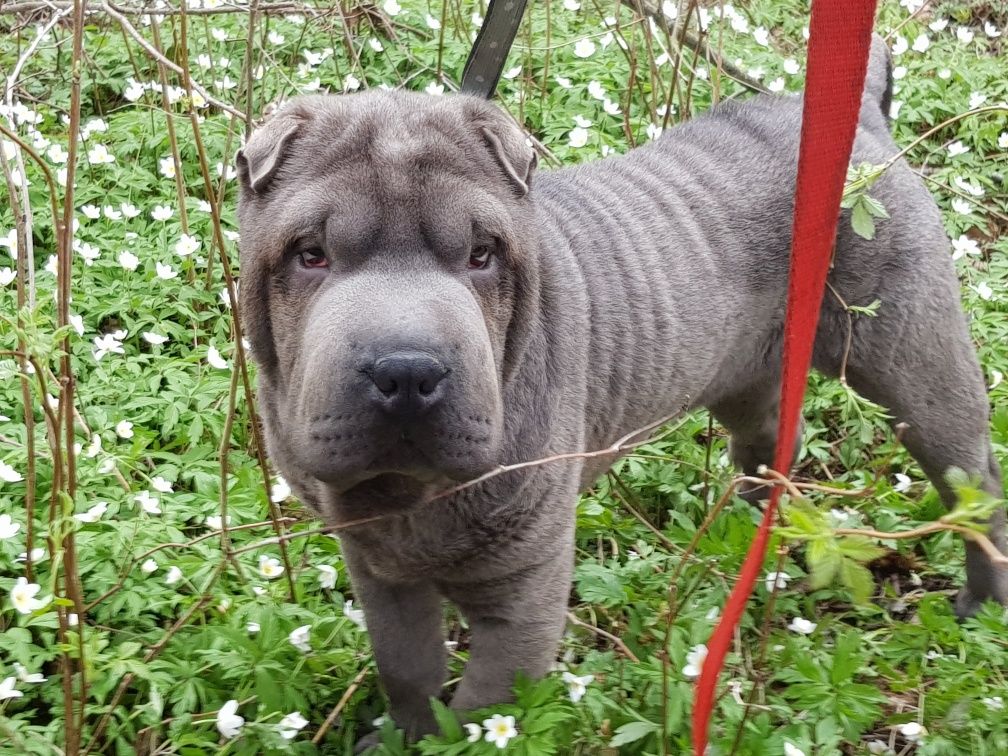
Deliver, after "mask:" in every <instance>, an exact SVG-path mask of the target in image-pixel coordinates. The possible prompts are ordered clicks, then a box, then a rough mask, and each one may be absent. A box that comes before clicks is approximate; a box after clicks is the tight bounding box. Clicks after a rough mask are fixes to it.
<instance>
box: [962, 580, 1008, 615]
mask: <svg viewBox="0 0 1008 756" xmlns="http://www.w3.org/2000/svg"><path fill="white" fill-rule="evenodd" d="M988 601H993V602H995V603H998V604H1001V605H1002V606H1006V607H1008V598H1006V599H998V598H995V597H993V596H982V597H978V596H977V595H976V594H975V593H973V591H971V590H970V589H969V588H965V587H964V588H963V589H962V590H960V591H959V593H957V594H956V597H955V613H956V616H957V617H958V618H959V619H969V618H970V617H974V616H976V614H977V613H978V612H979V611H980V609H981V607H983V605H984V604H985V603H986V602H988Z"/></svg>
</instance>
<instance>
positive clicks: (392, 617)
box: [343, 542, 447, 740]
mask: <svg viewBox="0 0 1008 756" xmlns="http://www.w3.org/2000/svg"><path fill="white" fill-rule="evenodd" d="M343 552H344V556H345V557H346V560H347V564H348V565H349V567H350V578H351V581H352V582H353V587H354V592H355V593H356V595H357V597H358V598H359V599H360V600H361V602H362V604H363V605H364V618H365V620H366V622H367V629H368V633H369V635H370V636H371V646H372V648H373V650H374V656H375V661H376V662H377V663H378V675H379V678H380V679H381V684H382V687H383V688H384V689H385V693H386V695H387V696H388V699H389V714H390V715H391V716H392V719H393V720H394V721H395V723H396V725H397V726H398V727H400V728H402V729H403V730H405V731H406V735H407V737H408V738H409V739H410V740H418V739H420V738H421V737H423V736H424V735H426V734H428V733H431V732H436V731H437V724H436V723H435V721H434V714H433V712H432V711H431V707H430V699H431V698H437V697H438V696H439V695H440V694H441V688H442V686H443V685H444V682H445V677H446V674H447V659H446V652H445V646H444V629H443V612H442V598H441V596H440V594H438V592H437V590H436V589H435V587H434V586H433V585H432V584H430V583H425V582H422V583H390V582H387V581H384V580H381V579H380V578H378V577H376V576H375V575H374V574H372V573H371V571H370V570H369V569H368V568H367V565H366V564H364V561H363V560H362V559H358V558H355V555H354V552H353V548H352V547H350V546H349V544H348V543H347V542H344V546H343Z"/></svg>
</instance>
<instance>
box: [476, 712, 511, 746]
mask: <svg viewBox="0 0 1008 756" xmlns="http://www.w3.org/2000/svg"><path fill="white" fill-rule="evenodd" d="M483 727H484V728H486V735H485V736H484V740H486V742H487V743H493V744H494V745H495V746H497V747H498V748H504V747H506V746H507V744H508V741H509V740H511V738H514V737H517V735H518V730H517V728H515V718H514V717H512V716H510V715H509V716H506V717H502V716H501V715H500V714H494V715H493V716H492V717H490V719H484V720H483Z"/></svg>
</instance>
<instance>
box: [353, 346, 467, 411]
mask: <svg viewBox="0 0 1008 756" xmlns="http://www.w3.org/2000/svg"><path fill="white" fill-rule="evenodd" d="M365 372H366V373H367V374H368V376H370V378H371V380H372V381H373V382H374V385H375V389H376V390H375V391H374V392H373V398H374V401H375V403H376V404H378V405H379V406H381V408H382V409H384V410H385V411H386V412H389V413H390V414H393V415H411V414H419V413H421V412H425V411H426V410H428V409H430V408H431V407H433V406H434V405H435V404H437V403H438V402H439V401H441V395H442V394H443V393H444V391H443V387H442V384H441V381H442V379H443V378H444V377H445V376H446V375H448V370H447V368H445V366H444V365H442V364H441V363H440V362H438V361H437V360H436V359H435V358H433V357H431V356H430V355H429V354H424V353H423V352H407V351H402V352H392V353H391V354H386V355H384V356H383V357H379V358H378V359H377V360H375V361H374V364H373V365H372V366H371V368H370V369H369V370H366V371H365Z"/></svg>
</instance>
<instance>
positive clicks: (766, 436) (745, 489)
mask: <svg viewBox="0 0 1008 756" xmlns="http://www.w3.org/2000/svg"><path fill="white" fill-rule="evenodd" d="M707 406H708V408H709V409H710V411H711V412H712V413H713V415H714V417H715V418H716V419H717V421H718V422H719V423H721V425H723V426H724V427H725V428H726V429H727V430H728V433H729V434H730V435H731V438H730V440H729V442H728V454H729V456H730V457H731V460H732V462H734V463H735V466H736V467H738V468H739V469H740V470H741V471H742V472H743V473H745V474H746V475H758V474H759V467H760V465H773V462H774V450H775V447H776V443H777V418H778V414H779V411H780V378H779V376H777V375H766V376H763V377H762V378H760V379H756V380H752V381H750V382H747V383H746V385H744V386H742V387H733V389H732V390H731V391H730V392H729V393H728V394H726V395H724V396H720V397H718V398H717V399H716V400H714V401H711V402H708V404H707ZM799 436H800V432H799ZM739 496H741V497H742V498H743V499H745V500H746V501H750V502H757V501H760V500H761V499H767V498H769V496H770V487H769V486H762V485H757V484H751V483H746V484H743V485H742V486H740V487H739Z"/></svg>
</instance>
